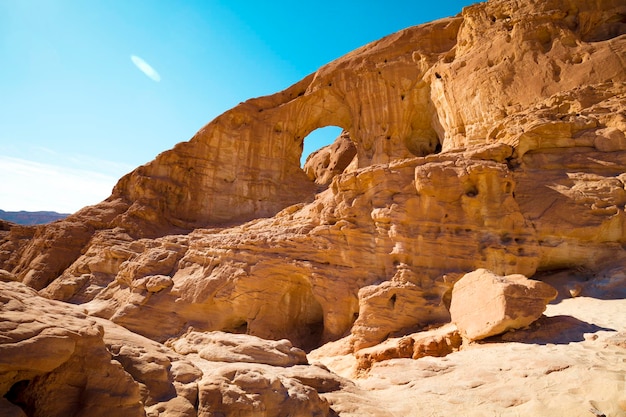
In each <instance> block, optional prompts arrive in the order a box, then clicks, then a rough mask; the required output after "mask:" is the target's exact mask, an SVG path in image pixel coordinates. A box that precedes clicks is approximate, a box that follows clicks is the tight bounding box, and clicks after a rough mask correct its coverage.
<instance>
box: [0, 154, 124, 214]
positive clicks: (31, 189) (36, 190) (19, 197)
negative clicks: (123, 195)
mask: <svg viewBox="0 0 626 417" xmlns="http://www.w3.org/2000/svg"><path fill="white" fill-rule="evenodd" d="M0 178H2V181H1V182H0V209H2V210H6V211H18V210H27V211H39V210H54V211H58V212H63V213H73V212H75V211H77V210H79V209H81V208H82V207H85V206H88V205H93V204H97V203H99V202H100V201H102V200H104V199H105V198H107V197H108V196H109V195H110V194H111V190H112V189H113V186H114V185H115V184H116V182H117V180H118V178H117V177H114V176H112V175H105V174H101V173H98V172H95V171H90V170H83V169H73V168H68V167H63V166H57V165H51V164H44V163H39V162H33V161H28V160H25V159H20V158H12V157H7V156H0Z"/></svg>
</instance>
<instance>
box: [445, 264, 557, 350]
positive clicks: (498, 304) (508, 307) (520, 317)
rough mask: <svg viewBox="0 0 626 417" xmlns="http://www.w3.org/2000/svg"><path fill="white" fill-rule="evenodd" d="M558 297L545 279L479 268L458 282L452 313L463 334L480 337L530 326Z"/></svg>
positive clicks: (466, 336)
mask: <svg viewBox="0 0 626 417" xmlns="http://www.w3.org/2000/svg"><path fill="white" fill-rule="evenodd" d="M556 296H557V290H556V289H555V288H553V287H551V286H550V285H548V284H546V283H544V282H541V281H535V280H531V279H528V278H526V277H525V276H523V275H521V274H514V275H507V276H499V275H496V274H494V273H493V272H491V271H488V270H486V269H479V270H476V271H474V272H470V273H469V274H466V275H465V276H463V278H461V279H460V280H459V281H458V282H457V283H456V284H455V285H454V289H453V290H452V303H451V304H450V315H451V319H452V322H453V323H454V324H456V326H457V327H458V328H459V332H461V334H462V335H463V337H465V338H467V339H469V340H480V339H484V338H486V337H489V336H494V335H497V334H501V333H504V332H506V331H508V330H513V329H520V328H523V327H526V326H528V325H530V324H531V323H533V322H534V321H535V320H537V319H538V318H539V317H541V314H542V313H543V312H544V311H545V309H546V305H547V304H548V303H549V302H550V301H552V300H554V299H555V298H556Z"/></svg>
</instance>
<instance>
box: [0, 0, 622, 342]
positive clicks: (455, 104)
mask: <svg viewBox="0 0 626 417" xmlns="http://www.w3.org/2000/svg"><path fill="white" fill-rule="evenodd" d="M624 7H625V6H624V5H622V4H621V3H620V2H615V1H608V0H607V1H602V2H600V3H597V4H594V5H593V6H592V5H589V4H588V2H584V1H574V2H560V1H556V0H554V1H549V2H538V3H536V4H535V3H532V4H531V3H527V2H522V1H514V0H509V1H504V0H498V1H490V2H487V3H481V4H477V5H474V6H471V7H468V8H466V9H465V10H464V11H463V13H462V14H461V15H459V16H457V17H454V18H449V19H442V20H439V21H436V22H432V23H429V24H426V25H421V26H418V27H414V28H409V29H406V30H403V31H401V32H398V33H396V34H393V35H390V36H388V37H386V38H384V39H381V40H380V41H377V42H374V43H372V44H370V45H367V46H365V47H363V48H360V49H358V50H356V51H354V52H352V53H350V54H348V55H346V56H345V57H342V58H340V59H338V60H336V61H334V62H331V63H330V64H328V65H326V66H324V67H322V68H320V70H319V71H317V72H316V73H315V74H312V75H311V76H309V77H307V78H305V79H303V80H302V81H300V82H299V83H297V84H295V85H294V86H292V87H290V88H288V89H286V90H285V91H283V92H280V93H277V94H275V95H272V96H268V97H262V98H257V99H252V100H249V101H247V102H245V103H242V104H240V105H239V106H237V107H235V108H234V109H232V110H230V111H228V112H226V113H224V114H223V115H221V116H219V117H218V118H216V119H215V120H214V121H212V122H211V123H209V124H208V125H207V126H205V127H204V128H202V129H201V130H200V131H199V132H198V133H197V134H196V135H195V136H194V137H193V138H192V139H191V140H190V141H189V142H185V143H181V144H179V145H177V146H176V147H175V148H174V149H172V150H169V151H166V152H164V153H162V154H161V155H159V156H158V157H157V158H156V159H155V160H154V161H152V162H150V163H148V164H146V165H145V166H142V167H139V168H137V169H136V170H135V171H133V172H132V173H130V174H129V175H127V176H126V177H124V178H122V179H121V180H120V182H119V183H118V185H117V186H116V188H115V190H114V192H113V195H112V196H111V197H110V198H109V199H108V200H107V201H105V202H103V203H101V204H99V205H96V206H93V207H88V208H85V209H83V210H81V211H80V212H78V213H77V214H75V215H73V216H70V217H68V218H67V219H66V220H64V221H60V222H57V223H54V224H52V225H48V226H40V227H38V228H19V227H15V228H13V229H12V230H11V232H9V233H8V234H7V235H6V236H5V237H3V238H2V239H3V240H2V242H3V243H2V245H1V246H0V261H1V262H2V263H1V264H0V267H1V268H3V269H5V270H7V271H9V272H10V273H12V274H14V276H16V277H17V279H18V280H19V281H21V282H24V283H26V284H28V285H30V286H32V287H33V288H36V289H38V290H41V293H42V294H43V295H45V296H47V297H50V298H54V299H59V300H65V301H70V302H73V303H77V304H83V305H85V307H86V308H87V311H89V312H90V314H93V315H97V316H100V317H103V318H107V319H110V320H112V321H113V322H115V323H118V324H121V325H123V326H125V327H127V328H129V329H132V330H133V331H135V332H138V333H140V334H142V335H144V336H147V337H149V338H152V339H154V340H158V341H165V340H167V339H168V338H170V337H175V336H178V335H180V334H182V333H184V332H186V331H187V329H188V328H189V327H190V326H193V327H194V328H196V329H198V330H199V331H215V330H223V331H235V332H247V333H249V334H252V335H256V336H260V337H264V338H269V339H282V338H287V339H289V340H291V341H292V342H293V343H294V344H295V345H296V346H300V347H303V348H306V349H308V348H311V347H316V346H319V345H320V344H322V343H324V342H326V341H329V340H335V339H338V338H340V337H342V336H344V335H346V334H348V333H351V334H353V335H354V336H355V338H354V341H355V346H356V347H357V348H360V347H365V346H368V345H372V344H375V343H378V342H380V341H381V340H383V339H384V338H385V337H386V336H387V335H388V334H394V333H402V332H407V331H414V330H415V329H419V328H422V327H424V326H427V325H429V324H432V323H438V322H442V321H446V320H447V319H448V314H447V304H448V303H449V298H450V291H451V288H452V285H453V284H454V281H455V280H456V279H458V277H460V276H461V275H462V274H464V273H467V272H470V271H472V270H475V269H477V268H488V269H490V270H492V271H494V272H495V273H497V274H501V275H507V274H514V273H520V274H523V275H526V276H533V275H534V274H535V273H536V272H537V271H542V270H553V269H559V268H586V269H588V270H592V271H602V270H603V269H605V268H615V267H616V266H618V265H620V263H621V262H623V261H624V255H625V253H624V249H623V245H624V243H626V222H625V221H624V219H625V215H624V205H625V204H626V191H624V190H625V188H624V181H625V178H624V174H623V173H624V171H625V168H626V148H625V146H626V145H625V143H626V139H624V137H625V136H624V131H626V117H625V116H624V113H623V112H624V108H625V107H626V76H625V75H624V74H625V73H626V71H625V68H624V63H623V60H622V59H621V58H620V57H621V56H623V55H624V48H625V46H624V45H625V42H624V36H623V33H624V24H623V22H622V20H623V19H621V18H620V16H623V15H624V13H626V12H625V10H624ZM328 125H335V126H340V127H342V128H343V129H344V133H343V134H342V136H341V137H340V138H339V139H338V141H337V142H336V143H335V144H334V145H332V146H330V147H328V148H326V149H323V150H320V151H319V152H318V154H317V155H314V157H312V158H311V161H310V163H309V164H308V166H307V167H306V170H307V172H308V174H306V173H305V172H304V171H303V170H301V169H300V167H299V160H300V155H301V147H302V141H303V139H304V137H305V136H306V135H307V134H308V133H309V132H311V131H313V130H314V129H316V128H318V127H323V126H328ZM318 159H320V160H319V161H318ZM326 186H327V189H325V190H324V191H320V189H322V188H324V187H326ZM316 193H317V194H316ZM294 203H296V204H294ZM253 218H254V219H255V220H252V221H249V222H247V220H250V219H253ZM191 229H193V231H190V230H191ZM393 297H395V299H396V302H391V304H390V300H392V299H393ZM408 300H410V302H409V301H408ZM410 304H413V305H415V306H419V307H417V308H413V309H411V308H405V307H403V306H408V305H410ZM270 305H271V306H272V307H268V306H270ZM391 317H393V318H394V319H393V320H391ZM146 321H152V322H154V323H158V326H157V325H153V326H149V325H146Z"/></svg>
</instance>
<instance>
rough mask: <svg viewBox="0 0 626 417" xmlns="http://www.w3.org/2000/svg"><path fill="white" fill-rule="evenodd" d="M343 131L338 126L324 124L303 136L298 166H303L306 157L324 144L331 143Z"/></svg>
mask: <svg viewBox="0 0 626 417" xmlns="http://www.w3.org/2000/svg"><path fill="white" fill-rule="evenodd" d="M342 131H343V129H342V128H340V127H339V126H325V127H320V128H318V129H315V130H314V131H312V132H311V133H309V134H308V135H307V136H306V137H305V138H304V144H303V147H302V156H301V157H300V166H301V167H303V168H304V164H305V163H306V160H307V158H308V157H309V156H310V155H311V154H314V153H315V152H317V151H319V150H320V149H322V148H323V147H325V146H328V145H330V144H332V143H333V142H334V141H335V139H337V138H338V137H339V135H341V132H342Z"/></svg>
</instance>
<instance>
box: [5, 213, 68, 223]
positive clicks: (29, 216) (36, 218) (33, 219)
mask: <svg viewBox="0 0 626 417" xmlns="http://www.w3.org/2000/svg"><path fill="white" fill-rule="evenodd" d="M67 216H69V214H66V213H57V212H56V211H4V210H0V219H2V220H6V221H8V222H11V223H17V224H23V225H34V224H45V223H50V222H53V221H55V220H59V219H64V218H66V217H67Z"/></svg>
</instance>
